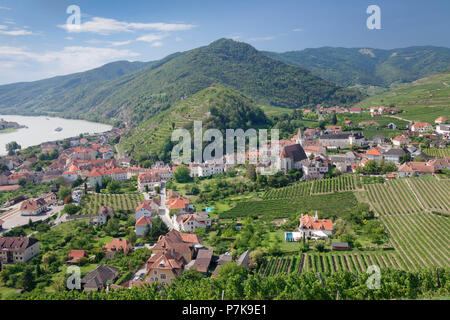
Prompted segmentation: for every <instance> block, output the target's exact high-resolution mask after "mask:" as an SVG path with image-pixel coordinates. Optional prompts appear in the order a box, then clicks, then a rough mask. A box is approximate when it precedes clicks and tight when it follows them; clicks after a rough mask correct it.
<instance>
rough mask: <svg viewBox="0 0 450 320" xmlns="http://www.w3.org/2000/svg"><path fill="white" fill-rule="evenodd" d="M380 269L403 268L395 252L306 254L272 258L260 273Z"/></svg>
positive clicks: (264, 264) (266, 274)
mask: <svg viewBox="0 0 450 320" xmlns="http://www.w3.org/2000/svg"><path fill="white" fill-rule="evenodd" d="M371 265H376V266H378V267H379V268H381V269H382V268H394V269H399V268H402V267H403V265H402V264H401V262H400V261H399V259H398V257H397V255H396V254H395V253H394V252H381V253H380V252H370V253H360V252H358V253H347V252H346V253H304V254H302V255H301V256H288V257H270V258H267V259H266V260H264V261H263V263H262V264H261V265H260V267H259V270H258V273H259V274H260V275H261V276H273V275H276V274H297V275H299V274H301V273H302V272H307V271H314V272H322V273H325V274H327V273H333V272H339V271H350V272H354V273H362V272H366V270H367V268H368V266H371Z"/></svg>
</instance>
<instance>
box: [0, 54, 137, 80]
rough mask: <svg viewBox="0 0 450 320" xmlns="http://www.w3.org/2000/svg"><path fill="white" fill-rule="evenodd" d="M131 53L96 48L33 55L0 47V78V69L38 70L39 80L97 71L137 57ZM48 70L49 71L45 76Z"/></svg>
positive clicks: (0, 71) (0, 70)
mask: <svg viewBox="0 0 450 320" xmlns="http://www.w3.org/2000/svg"><path fill="white" fill-rule="evenodd" d="M138 55H139V54H138V53H135V52H132V51H130V50H117V49H113V48H96V47H81V46H70V47H65V48H63V49H62V50H60V51H47V52H39V53H35V52H32V51H30V50H28V49H27V48H23V47H11V46H0V74H1V73H2V68H6V67H9V68H11V67H12V66H13V64H15V65H14V66H16V67H22V68H23V67H25V68H26V67H29V66H30V63H31V65H33V67H34V68H38V67H41V68H42V69H43V70H45V71H43V72H42V73H41V74H40V77H41V78H43V77H48V76H54V75H61V74H69V73H74V72H81V71H86V70H89V69H93V68H96V67H99V66H101V65H103V64H106V63H108V62H112V61H116V60H120V59H122V60H123V59H130V58H133V57H136V56H138ZM47 70H51V71H50V72H48V71H47Z"/></svg>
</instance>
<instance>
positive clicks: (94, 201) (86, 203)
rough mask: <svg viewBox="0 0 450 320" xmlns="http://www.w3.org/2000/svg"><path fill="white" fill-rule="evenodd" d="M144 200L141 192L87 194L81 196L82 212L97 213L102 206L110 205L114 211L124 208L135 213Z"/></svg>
mask: <svg viewBox="0 0 450 320" xmlns="http://www.w3.org/2000/svg"><path fill="white" fill-rule="evenodd" d="M143 200H144V196H143V195H142V194H140V193H133V194H87V195H84V196H83V197H82V198H81V203H80V207H81V211H80V214H96V213H98V210H99V208H100V207H101V206H110V207H112V208H113V210H114V211H118V210H123V211H125V212H127V213H134V211H135V209H136V207H137V206H138V205H139V204H140V203H141V202H142V201H143Z"/></svg>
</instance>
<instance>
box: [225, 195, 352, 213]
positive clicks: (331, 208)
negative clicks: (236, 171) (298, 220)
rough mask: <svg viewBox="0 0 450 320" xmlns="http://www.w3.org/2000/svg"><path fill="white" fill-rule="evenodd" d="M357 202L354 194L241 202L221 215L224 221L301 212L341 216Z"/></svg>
mask: <svg viewBox="0 0 450 320" xmlns="http://www.w3.org/2000/svg"><path fill="white" fill-rule="evenodd" d="M356 203H357V200H356V198H355V195H354V194H353V193H352V192H340V193H331V194H325V195H313V196H305V197H299V198H296V199H277V200H262V201H241V202H238V203H237V204H236V206H235V207H234V208H232V209H230V210H228V211H225V212H222V213H220V214H219V217H220V218H222V219H230V218H238V217H246V216H251V215H258V216H262V217H264V218H267V219H278V218H286V217H291V216H292V215H295V214H297V213H299V212H305V211H306V212H307V211H315V210H317V211H319V213H322V214H325V215H327V216H333V215H334V216H339V215H342V214H343V213H345V212H348V211H349V210H351V209H352V208H354V207H355V205H356Z"/></svg>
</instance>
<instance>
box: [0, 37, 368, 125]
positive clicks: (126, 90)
mask: <svg viewBox="0 0 450 320" xmlns="http://www.w3.org/2000/svg"><path fill="white" fill-rule="evenodd" d="M129 66H131V65H127V64H126V63H120V65H117V64H110V65H108V66H104V67H102V68H99V69H96V70H97V71H89V72H91V73H92V72H102V73H103V74H104V73H105V71H104V70H105V69H106V70H108V69H109V68H114V69H116V68H117V69H120V70H121V71H122V72H123V74H124V75H123V76H120V77H118V76H117V77H116V76H113V77H111V78H110V79H109V80H105V77H102V76H98V77H93V76H90V77H83V76H82V74H78V75H69V76H65V77H63V78H62V79H58V78H52V79H48V80H41V81H36V82H31V83H26V84H24V83H19V84H11V85H7V86H0V112H9V113H21V114H42V113H45V114H58V115H61V116H72V117H77V116H79V117H84V118H87V119H92V120H105V118H106V119H108V118H116V119H122V120H129V121H132V122H135V123H138V122H141V121H143V120H145V119H148V118H150V117H151V116H152V115H154V114H156V113H158V112H160V111H162V110H165V109H168V108H169V107H170V106H171V105H172V104H173V103H174V102H175V101H177V100H179V99H180V98H183V97H186V96H190V95H192V94H195V93H197V92H199V91H200V90H202V89H205V88H207V87H209V86H211V85H213V84H220V85H223V86H225V87H228V88H231V89H236V90H238V91H240V92H242V93H244V94H246V95H248V96H249V97H250V98H252V99H254V100H255V101H256V102H257V103H260V104H271V105H276V106H281V107H290V108H295V107H301V106H305V105H314V104H317V103H325V104H352V103H356V102H358V101H359V100H361V99H362V98H363V95H362V94H361V93H360V92H358V91H357V90H351V89H346V88H344V87H342V86H341V85H338V84H336V83H333V82H330V81H326V80H323V79H321V78H320V77H318V76H316V75H315V74H313V73H311V72H310V71H308V70H306V69H304V68H301V67H296V66H291V65H288V64H285V63H283V62H281V61H278V60H275V59H272V58H269V57H268V56H266V55H265V54H263V53H262V52H259V51H257V50H256V49H255V48H253V47H252V46H250V45H248V44H245V43H241V42H235V41H233V40H227V39H220V40H218V41H215V42H213V43H211V44H210V45H208V46H205V47H201V48H197V49H194V50H190V51H187V52H184V53H177V54H173V55H171V56H168V57H166V58H164V59H162V60H160V61H157V62H153V63H150V64H148V65H145V66H143V65H139V64H132V66H133V67H138V66H141V68H139V69H138V70H136V71H134V72H131V70H129V68H128V67H129ZM125 69H127V70H125ZM128 71H130V72H128ZM111 73H112V74H113V75H117V72H116V73H114V72H111ZM80 79H84V80H85V81H81V80H80Z"/></svg>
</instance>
